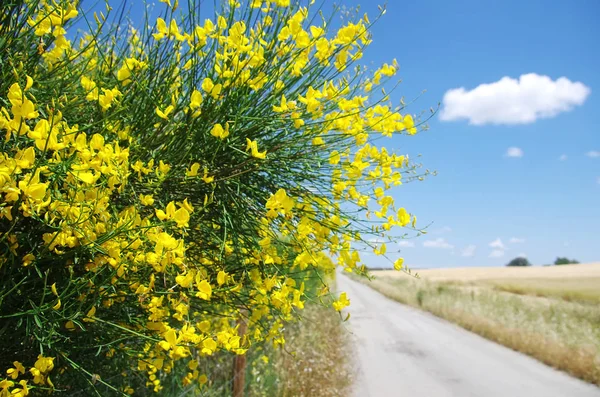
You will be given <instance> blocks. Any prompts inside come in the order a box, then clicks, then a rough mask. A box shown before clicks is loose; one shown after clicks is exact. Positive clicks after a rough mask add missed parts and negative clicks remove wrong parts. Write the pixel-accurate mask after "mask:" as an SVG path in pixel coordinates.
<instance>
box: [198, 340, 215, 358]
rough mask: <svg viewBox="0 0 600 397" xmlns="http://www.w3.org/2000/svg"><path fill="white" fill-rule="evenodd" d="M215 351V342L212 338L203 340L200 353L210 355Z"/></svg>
mask: <svg viewBox="0 0 600 397" xmlns="http://www.w3.org/2000/svg"><path fill="white" fill-rule="evenodd" d="M216 350H217V342H215V341H214V339H212V338H208V339H205V340H204V341H203V342H202V353H203V354H207V355H209V356H210V355H212V354H213V353H214V352H215V351H216Z"/></svg>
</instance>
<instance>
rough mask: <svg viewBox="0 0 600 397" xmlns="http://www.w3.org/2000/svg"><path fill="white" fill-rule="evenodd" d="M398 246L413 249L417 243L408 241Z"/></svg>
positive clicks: (403, 241)
mask: <svg viewBox="0 0 600 397" xmlns="http://www.w3.org/2000/svg"><path fill="white" fill-rule="evenodd" d="M398 245H399V246H400V247H405V248H412V247H414V246H415V243H413V242H412V241H408V240H402V241H400V242H399V243H398Z"/></svg>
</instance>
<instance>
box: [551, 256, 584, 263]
mask: <svg viewBox="0 0 600 397" xmlns="http://www.w3.org/2000/svg"><path fill="white" fill-rule="evenodd" d="M578 263H579V262H578V261H576V260H575V259H569V258H567V257H564V258H561V257H560V256H559V257H557V258H556V260H555V261H554V264H555V265H574V264H578Z"/></svg>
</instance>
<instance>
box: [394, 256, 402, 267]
mask: <svg viewBox="0 0 600 397" xmlns="http://www.w3.org/2000/svg"><path fill="white" fill-rule="evenodd" d="M402 264H404V258H398V259H396V261H395V262H394V269H396V270H401V269H402Z"/></svg>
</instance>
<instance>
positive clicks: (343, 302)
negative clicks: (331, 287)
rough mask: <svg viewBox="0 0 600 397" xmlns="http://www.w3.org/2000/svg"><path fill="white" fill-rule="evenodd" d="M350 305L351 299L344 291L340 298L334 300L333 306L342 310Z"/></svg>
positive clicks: (337, 309)
mask: <svg viewBox="0 0 600 397" xmlns="http://www.w3.org/2000/svg"><path fill="white" fill-rule="evenodd" d="M349 305H350V300H349V299H348V298H347V297H346V293H345V292H342V293H341V294H340V297H339V298H338V300H336V301H334V302H333V308H334V309H335V310H336V311H338V312H340V311H342V309H343V308H345V307H346V306H349Z"/></svg>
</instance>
